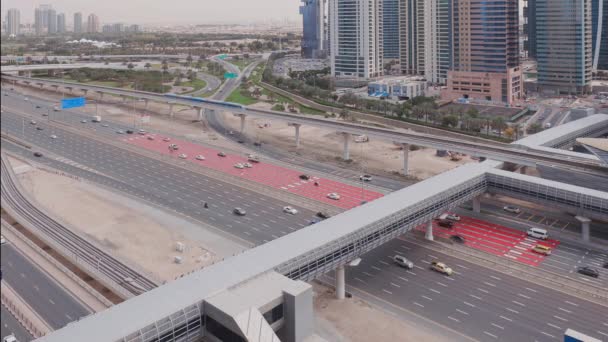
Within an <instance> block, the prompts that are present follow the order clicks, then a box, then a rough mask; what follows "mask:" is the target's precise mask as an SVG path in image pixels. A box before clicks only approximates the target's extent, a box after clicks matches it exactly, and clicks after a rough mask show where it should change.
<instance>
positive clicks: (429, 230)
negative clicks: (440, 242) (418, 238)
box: [424, 220, 434, 241]
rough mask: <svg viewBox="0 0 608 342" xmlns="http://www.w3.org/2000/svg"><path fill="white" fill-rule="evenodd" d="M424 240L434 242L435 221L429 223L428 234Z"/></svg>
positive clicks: (427, 226)
mask: <svg viewBox="0 0 608 342" xmlns="http://www.w3.org/2000/svg"><path fill="white" fill-rule="evenodd" d="M424 238H425V239H427V240H429V241H433V239H434V238H433V220H431V221H429V223H427V225H426V233H425V234H424Z"/></svg>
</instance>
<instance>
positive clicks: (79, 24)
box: [74, 12, 83, 33]
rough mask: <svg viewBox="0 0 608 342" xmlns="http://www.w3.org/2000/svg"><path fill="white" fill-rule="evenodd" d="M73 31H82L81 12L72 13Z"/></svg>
mask: <svg viewBox="0 0 608 342" xmlns="http://www.w3.org/2000/svg"><path fill="white" fill-rule="evenodd" d="M74 33H83V30H82V13H80V12H76V13H74Z"/></svg>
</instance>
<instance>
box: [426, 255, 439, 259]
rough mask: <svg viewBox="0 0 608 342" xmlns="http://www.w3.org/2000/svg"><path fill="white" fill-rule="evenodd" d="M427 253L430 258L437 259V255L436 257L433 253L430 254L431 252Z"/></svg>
mask: <svg viewBox="0 0 608 342" xmlns="http://www.w3.org/2000/svg"><path fill="white" fill-rule="evenodd" d="M427 255H428V256H430V257H431V258H433V259H437V257H436V256H434V255H431V254H427Z"/></svg>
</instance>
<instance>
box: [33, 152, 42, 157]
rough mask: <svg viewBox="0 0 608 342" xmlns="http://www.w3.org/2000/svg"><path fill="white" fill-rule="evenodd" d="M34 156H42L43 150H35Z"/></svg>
mask: <svg viewBox="0 0 608 342" xmlns="http://www.w3.org/2000/svg"><path fill="white" fill-rule="evenodd" d="M34 157H42V152H34Z"/></svg>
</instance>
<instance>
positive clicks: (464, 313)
mask: <svg viewBox="0 0 608 342" xmlns="http://www.w3.org/2000/svg"><path fill="white" fill-rule="evenodd" d="M456 311H458V312H460V313H461V314H463V315H467V316H468V315H469V313H468V312H466V311H462V310H460V309H456Z"/></svg>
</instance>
